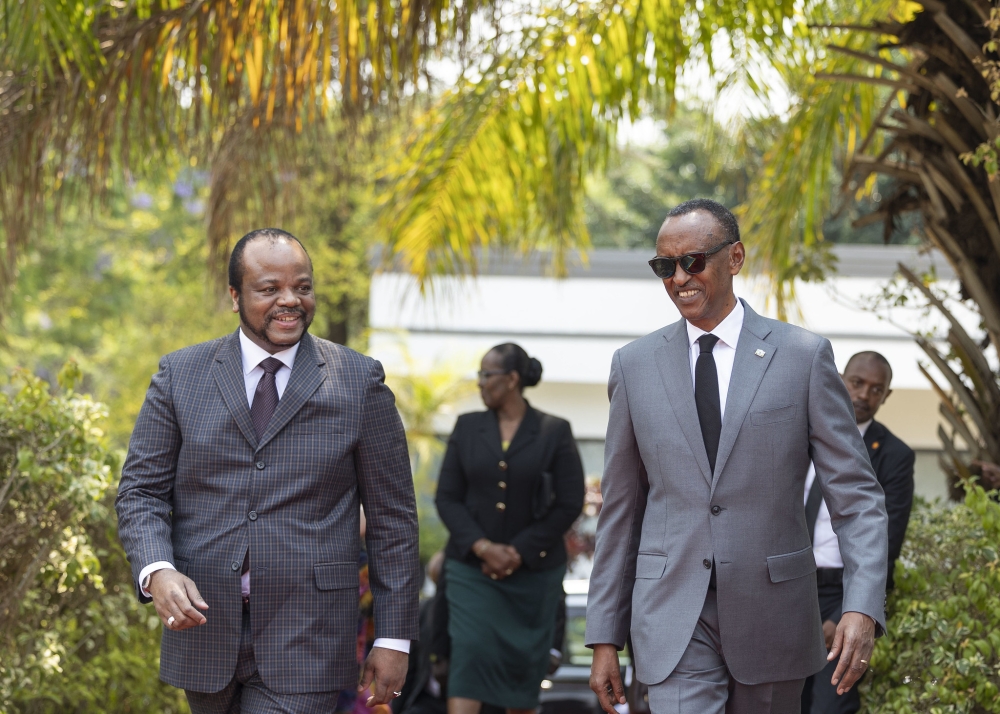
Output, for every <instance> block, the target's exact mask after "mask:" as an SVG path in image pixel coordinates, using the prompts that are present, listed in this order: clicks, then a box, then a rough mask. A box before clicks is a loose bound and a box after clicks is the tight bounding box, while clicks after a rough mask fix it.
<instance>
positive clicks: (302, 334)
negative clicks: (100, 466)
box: [116, 229, 420, 714]
mask: <svg viewBox="0 0 1000 714" xmlns="http://www.w3.org/2000/svg"><path fill="white" fill-rule="evenodd" d="M229 282H230V288H229V290H230V294H231V296H232V300H233V311H234V312H238V313H239V315H240V327H239V329H238V330H237V331H236V332H235V333H234V334H231V335H228V336H226V337H222V338H219V339H217V340H213V341H211V342H207V343H203V344H200V345H194V346H192V347H188V348H185V349H182V350H179V351H178V352H174V353H172V354H170V355H167V356H166V357H164V358H163V359H162V360H161V362H160V370H159V372H157V373H156V374H155V375H154V376H153V379H152V382H151V384H150V387H149V391H148V392H147V395H146V401H145V403H144V404H143V407H142V410H141V412H140V414H139V418H138V420H137V421H136V425H135V429H134V431H133V433H132V439H131V442H130V444H129V453H128V457H127V459H126V462H125V465H124V467H123V469H122V480H121V485H120V487H119V492H118V499H117V501H116V510H117V512H118V518H119V533H120V536H121V539H122V542H123V544H124V546H125V551H126V553H127V554H128V557H129V561H130V563H131V565H132V571H133V577H134V579H135V586H136V591H137V593H138V595H139V599H140V600H141V601H142V602H149V601H150V600H152V602H153V605H154V607H155V608H156V611H157V613H158V614H159V616H160V619H161V620H162V622H163V624H164V632H163V640H162V653H161V664H160V678H161V679H162V680H163V681H165V682H167V683H169V684H172V685H174V686H177V687H182V688H183V689H185V691H186V693H187V697H188V701H189V703H190V705H191V709H192V711H193V712H194V714H202V713H203V712H204V713H206V714H207V713H209V712H213V713H214V712H225V713H235V712H250V713H252V714H258V713H260V714H263V713H270V712H295V713H296V714H309V713H311V712H316V713H317V714H318V713H319V712H324V713H325V712H330V711H333V709H334V707H335V705H336V699H337V694H338V692H339V690H341V689H344V688H347V687H352V686H355V685H357V684H358V664H357V660H356V636H357V633H356V628H357V611H358V553H359V550H360V540H359V515H360V508H359V506H360V505H363V506H364V509H365V514H366V516H367V520H368V527H367V535H366V543H367V546H368V556H369V577H370V583H371V590H372V594H373V598H374V619H375V626H376V632H375V636H376V640H375V646H374V648H373V649H372V651H371V654H370V655H369V657H368V659H367V661H366V663H365V667H364V673H363V676H362V681H361V686H360V687H359V688H365V687H367V686H369V685H371V686H372V697H371V698H370V699H369V704H370V705H371V704H384V703H387V702H388V701H390V700H391V699H392V697H393V696H394V694H395V695H397V696H398V692H399V690H401V689H402V685H403V680H404V678H405V675H406V668H407V654H406V653H407V651H408V649H409V641H410V640H412V639H415V638H416V637H417V634H418V621H417V593H418V588H419V578H420V568H419V561H418V554H417V541H418V537H417V518H416V505H415V501H414V494H413V481H412V477H411V473H410V463H409V457H408V454H407V448H406V438H405V434H404V432H403V427H402V423H401V422H400V418H399V414H398V412H397V411H396V408H395V401H394V398H393V395H392V392H391V391H390V390H389V389H388V387H386V386H385V384H384V373H383V371H382V366H381V365H380V364H379V363H378V362H376V361H375V360H372V359H370V358H368V357H365V356H363V355H360V354H358V353H357V352H354V351H353V350H350V349H347V348H346V347H342V346H340V345H336V344H333V343H331V342H327V341H326V340H322V339H319V338H315V337H312V336H310V335H309V334H308V328H309V325H310V323H311V322H312V319H313V316H314V313H315V305H316V300H315V295H314V292H313V274H312V263H311V261H310V259H309V256H308V255H307V253H306V251H305V249H304V248H303V247H302V245H301V244H300V243H299V241H298V240H297V239H296V238H295V237H294V236H292V235H290V234H288V233H285V232H284V231H280V230H276V229H263V230H259V231H254V232H252V233H249V234H247V235H246V236H244V237H243V238H242V239H241V240H240V241H239V242H238V243H237V244H236V246H235V247H234V249H233V253H232V256H231V259H230V265H229ZM210 606H211V609H209V607H210Z"/></svg>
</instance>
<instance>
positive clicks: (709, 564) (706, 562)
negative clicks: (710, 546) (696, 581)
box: [701, 558, 712, 570]
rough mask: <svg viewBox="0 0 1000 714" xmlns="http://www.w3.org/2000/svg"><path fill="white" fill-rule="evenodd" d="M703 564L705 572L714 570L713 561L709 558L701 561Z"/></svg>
mask: <svg viewBox="0 0 1000 714" xmlns="http://www.w3.org/2000/svg"><path fill="white" fill-rule="evenodd" d="M701 564H702V565H704V566H705V570H711V569H712V561H711V560H709V559H708V558H705V559H704V560H703V561H701Z"/></svg>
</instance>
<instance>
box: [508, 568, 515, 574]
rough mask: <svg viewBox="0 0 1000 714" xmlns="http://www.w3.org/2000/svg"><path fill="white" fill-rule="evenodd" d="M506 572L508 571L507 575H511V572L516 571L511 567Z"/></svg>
mask: <svg viewBox="0 0 1000 714" xmlns="http://www.w3.org/2000/svg"><path fill="white" fill-rule="evenodd" d="M506 572H507V575H510V574H511V573H513V572H514V571H513V570H511V569H510V568H507V571H506Z"/></svg>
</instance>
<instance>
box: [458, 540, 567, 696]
mask: <svg viewBox="0 0 1000 714" xmlns="http://www.w3.org/2000/svg"><path fill="white" fill-rule="evenodd" d="M445 570H446V573H447V574H446V577H447V579H448V585H447V590H446V592H447V597H448V609H449V612H448V635H449V636H450V637H451V663H450V665H449V667H448V696H449V697H465V698H467V699H475V700H477V701H480V702H486V703H488V704H493V705H494V706H498V707H503V708H510V709H534V708H535V707H537V706H538V692H539V688H540V686H541V683H542V680H543V679H544V678H545V673H546V671H547V670H548V665H549V650H550V649H551V648H552V637H553V633H554V630H555V624H556V608H557V607H558V605H559V599H560V598H561V597H562V596H563V589H562V579H563V575H564V573H565V571H566V568H565V567H559V568H552V569H551V570H542V571H528V570H518V571H517V572H516V573H514V574H513V575H511V576H510V577H509V578H506V579H505V580H491V579H490V578H489V577H488V576H486V575H483V573H482V571H481V570H480V569H479V568H477V567H474V566H471V565H466V564H465V563H462V562H459V561H457V560H453V559H449V560H448V561H447V563H446V564H445Z"/></svg>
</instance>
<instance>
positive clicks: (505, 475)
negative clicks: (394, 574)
mask: <svg viewBox="0 0 1000 714" xmlns="http://www.w3.org/2000/svg"><path fill="white" fill-rule="evenodd" d="M541 376H542V365H541V363H540V362H539V361H538V360H537V359H534V358H529V357H528V355H527V353H526V352H525V351H524V350H523V349H521V347H520V346H518V345H516V344H512V343H507V344H502V345H498V346H496V347H494V348H493V349H491V350H490V351H489V352H487V353H486V356H485V357H483V360H482V368H481V369H480V371H479V391H480V394H481V396H482V398H483V403H484V404H485V405H486V408H487V410H486V411H484V412H473V413H470V414H463V415H462V416H460V417H459V418H458V421H457V423H456V424H455V430H454V432H452V435H451V438H450V439H449V441H448V450H447V452H446V454H445V457H444V463H443V465H442V467H441V477H440V480H439V482H438V491H437V508H438V513H439V514H440V516H441V520H442V521H443V522H444V524H445V526H447V528H448V531H449V532H450V534H451V538H450V539H449V541H448V546H447V548H446V549H445V554H446V556H447V560H446V563H445V572H446V577H447V580H448V588H447V599H448V608H449V611H450V614H449V625H448V633H449V635H450V637H451V665H450V670H449V676H448V714H479V711H480V708H481V706H482V703H483V702H488V703H490V704H492V705H495V706H499V707H502V708H504V709H506V710H507V711H508V713H509V714H520V713H522V712H523V713H525V714H527V713H528V712H534V710H535V708H536V707H537V706H538V693H539V687H540V685H541V682H542V679H543V678H544V677H545V674H546V671H547V668H548V665H549V649H550V646H551V642H552V636H553V628H554V626H555V621H556V609H557V607H558V605H559V601H560V599H561V597H562V578H563V574H564V573H565V571H566V548H565V546H564V545H563V534H564V533H565V532H566V531H567V530H568V529H569V527H570V526H571V525H572V524H573V521H574V520H576V517H577V516H578V515H579V514H580V511H581V509H582V508H583V494H584V485H583V466H582V464H581V462H580V453H579V451H578V450H577V447H576V442H575V441H574V439H573V432H572V431H571V429H570V425H569V422H567V421H566V420H565V419H559V418H558V417H554V416H552V415H550V414H545V413H544V412H540V411H538V410H537V409H533V408H532V407H531V405H530V404H528V402H527V401H525V399H524V396H523V394H522V393H523V391H524V388H525V387H533V386H534V385H536V384H538V382H539V380H540V379H541Z"/></svg>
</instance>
